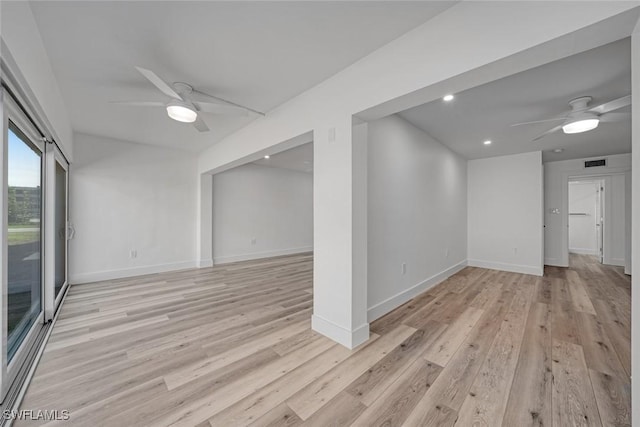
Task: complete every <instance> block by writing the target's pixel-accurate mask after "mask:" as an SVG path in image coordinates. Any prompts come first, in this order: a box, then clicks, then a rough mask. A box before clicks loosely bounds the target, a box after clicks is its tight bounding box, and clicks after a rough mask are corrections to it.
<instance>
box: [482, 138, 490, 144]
mask: <svg viewBox="0 0 640 427" xmlns="http://www.w3.org/2000/svg"><path fill="white" fill-rule="evenodd" d="M483 144H484V145H490V144H491V140H490V139H487V140H486V141H485V142H483Z"/></svg>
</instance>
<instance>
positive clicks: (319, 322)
mask: <svg viewBox="0 0 640 427" xmlns="http://www.w3.org/2000/svg"><path fill="white" fill-rule="evenodd" d="M311 329H313V330H314V331H316V332H318V333H321V334H322V335H324V336H326V337H329V338H331V339H332V340H333V341H335V342H337V343H338V344H341V345H343V346H345V347H347V348H348V349H350V350H351V349H354V348H356V347H357V346H359V345H360V344H362V343H363V342H365V341H367V340H368V339H369V324H368V323H364V324H362V325H360V326H358V327H357V328H355V329H354V330H349V329H346V328H343V327H342V326H340V325H337V324H335V323H333V322H331V321H329V320H327V319H325V318H323V317H320V316H318V315H317V314H314V315H312V316H311Z"/></svg>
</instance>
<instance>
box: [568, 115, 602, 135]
mask: <svg viewBox="0 0 640 427" xmlns="http://www.w3.org/2000/svg"><path fill="white" fill-rule="evenodd" d="M599 123H600V119H598V118H597V117H593V118H588V119H583V120H577V121H575V122H571V123H567V124H566V125H564V126H562V131H563V132H564V133H582V132H587V131H590V130H593V129H595V128H597V127H598V124H599Z"/></svg>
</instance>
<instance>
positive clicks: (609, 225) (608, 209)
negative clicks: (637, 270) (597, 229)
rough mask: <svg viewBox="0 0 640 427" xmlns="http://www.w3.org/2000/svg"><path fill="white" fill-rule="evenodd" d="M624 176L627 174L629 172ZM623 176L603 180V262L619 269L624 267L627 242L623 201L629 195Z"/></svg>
mask: <svg viewBox="0 0 640 427" xmlns="http://www.w3.org/2000/svg"><path fill="white" fill-rule="evenodd" d="M626 174H629V172H627V173H626ZM626 174H625V175H626ZM625 175H622V174H620V175H613V176H611V177H610V178H605V181H606V184H605V200H606V203H605V207H604V209H605V228H604V234H605V236H604V260H603V262H604V263H605V264H611V265H617V266H620V267H624V266H625V261H626V256H627V254H626V250H627V240H628V237H627V236H628V234H627V224H626V222H627V217H626V200H625V199H626V197H628V196H629V194H628V191H627V189H626V188H625V181H626V177H625ZM607 191H608V193H607ZM629 222H630V218H629Z"/></svg>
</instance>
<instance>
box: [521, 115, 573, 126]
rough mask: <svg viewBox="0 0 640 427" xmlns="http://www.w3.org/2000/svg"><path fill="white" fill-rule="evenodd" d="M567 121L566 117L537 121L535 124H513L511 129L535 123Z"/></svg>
mask: <svg viewBox="0 0 640 427" xmlns="http://www.w3.org/2000/svg"><path fill="white" fill-rule="evenodd" d="M565 119H566V117H555V118H553V119H546V120H535V121H533V122H522V123H515V124H512V125H511V127H513V126H522V125H531V124H534V123H545V122H557V121H558V120H565Z"/></svg>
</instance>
